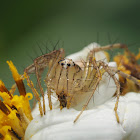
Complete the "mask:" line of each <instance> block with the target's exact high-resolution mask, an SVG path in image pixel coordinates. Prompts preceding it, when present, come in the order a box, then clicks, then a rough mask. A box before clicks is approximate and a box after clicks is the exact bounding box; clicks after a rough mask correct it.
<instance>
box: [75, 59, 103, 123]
mask: <svg viewBox="0 0 140 140" xmlns="http://www.w3.org/2000/svg"><path fill="white" fill-rule="evenodd" d="M93 65H94V68H95V69H96V71H97V74H96V78H97V80H96V83H95V84H94V88H93V91H92V94H91V95H90V97H89V98H88V101H87V102H86V104H85V105H84V106H83V108H82V110H81V112H80V113H79V115H78V116H77V117H76V119H75V120H74V123H75V122H76V121H77V120H78V119H79V117H80V116H81V114H82V113H83V111H84V110H85V109H86V108H87V106H88V104H89V102H90V100H91V98H92V97H93V94H94V93H95V90H96V88H97V86H98V85H99V82H100V81H101V79H102V77H101V73H100V71H99V68H98V66H97V63H96V60H95V58H94V59H93Z"/></svg>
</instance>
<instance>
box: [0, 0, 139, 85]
mask: <svg viewBox="0 0 140 140" xmlns="http://www.w3.org/2000/svg"><path fill="white" fill-rule="evenodd" d="M117 38H118V40H117V41H116V42H121V43H126V44H128V45H129V46H130V50H132V51H134V52H137V51H138V48H139V43H140V41H139V40H140V1H138V0H137V1H135V0H69V1H68V0H44V1H43V0H40V1H39V0H38V1H37V0H34V1H31V0H30V1H29V0H28V1H27V0H23V1H19V0H18V1H17V0H12V1H11V0H5V1H4V0H3V1H0V79H2V80H3V81H4V82H5V84H6V86H9V87H10V86H11V85H12V83H13V80H12V76H11V74H10V71H9V68H8V65H7V64H6V60H12V61H13V63H14V64H15V65H16V67H17V68H18V70H19V71H20V73H23V69H24V68H25V67H27V66H28V65H29V64H31V63H32V60H31V59H30V58H29V57H32V58H36V57H37V56H39V55H41V52H40V50H39V47H38V46H39V45H38V44H40V46H41V48H42V50H43V51H44V52H45V47H44V46H43V45H42V44H43V43H44V44H45V43H46V42H47V43H48V42H49V41H48V40H50V41H51V42H52V43H54V44H55V43H56V42H57V41H58V40H60V41H61V43H60V47H61V46H62V44H63V42H64V49H65V50H66V54H67V55H68V54H70V53H73V52H76V51H78V50H80V49H82V48H83V47H84V46H85V45H87V44H89V43H91V42H98V43H100V44H101V45H107V44H110V43H114V42H115V40H116V39H117ZM135 43H136V44H135ZM48 47H49V48H50V49H52V48H53V47H52V46H51V43H48ZM35 52H36V53H37V54H36V53H35Z"/></svg>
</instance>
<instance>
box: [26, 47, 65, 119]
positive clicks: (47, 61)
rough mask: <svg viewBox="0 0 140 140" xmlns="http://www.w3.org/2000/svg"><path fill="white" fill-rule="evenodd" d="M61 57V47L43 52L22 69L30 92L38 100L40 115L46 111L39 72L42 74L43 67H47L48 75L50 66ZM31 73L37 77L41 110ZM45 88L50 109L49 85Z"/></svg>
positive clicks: (62, 55)
mask: <svg viewBox="0 0 140 140" xmlns="http://www.w3.org/2000/svg"><path fill="white" fill-rule="evenodd" d="M63 57H64V50H63V49H59V50H54V51H52V52H51V53H48V54H44V55H42V56H39V57H37V58H36V59H35V60H34V63H33V64H32V65H30V66H28V67H27V68H26V69H25V70H24V72H25V77H26V79H27V83H28V85H29V86H30V88H31V90H32V92H33V93H34V95H35V97H36V99H37V100H38V104H39V110H40V114H41V116H42V115H43V114H45V112H46V110H45V99H44V91H43V88H42V86H41V81H40V80H41V74H42V72H43V71H44V69H45V68H46V67H49V70H48V75H49V72H50V71H51V68H52V67H53V65H54V63H55V62H56V61H59V60H61V59H62V58H63ZM31 73H35V74H36V77H37V82H38V86H39V89H40V92H41V94H42V97H43V110H42V106H41V101H40V98H39V94H38V92H37V90H36V89H35V88H34V85H33V83H32V81H31V80H30V78H29V74H31ZM47 88H48V100H49V107H50V109H52V102H51V91H50V90H49V86H48V87H47Z"/></svg>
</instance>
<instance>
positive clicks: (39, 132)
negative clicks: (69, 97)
mask: <svg viewBox="0 0 140 140" xmlns="http://www.w3.org/2000/svg"><path fill="white" fill-rule="evenodd" d="M94 46H99V45H98V44H95V43H92V44H90V45H89V46H87V47H86V48H84V49H83V50H82V51H80V52H78V53H75V54H72V55H70V56H68V58H71V59H73V60H74V61H75V62H79V60H80V59H83V60H85V59H86V56H87V53H88V52H89V51H90V50H91V49H92V48H93V47H94ZM104 58H105V55H104V53H103V52H100V53H98V55H97V56H96V59H97V60H100V59H104ZM106 62H107V61H106ZM110 65H111V66H115V63H110ZM109 79H110V77H108V76H106V75H104V76H103V80H102V82H101V83H100V85H99V89H97V91H96V92H95V94H94V97H93V100H91V102H90V105H89V106H88V110H86V111H84V112H83V114H82V115H81V117H80V118H79V119H78V121H77V122H76V123H73V121H74V119H75V118H76V116H77V115H78V114H79V112H80V111H79V110H75V109H66V108H64V109H62V110H60V109H59V108H58V106H59V102H58V101H57V99H56V98H55V97H53V96H52V102H53V110H51V111H50V110H49V108H48V100H47V96H45V99H46V108H47V110H48V111H47V112H46V115H45V116H43V117H40V115H39V110H38V106H36V108H35V110H34V111H33V116H34V119H33V120H32V121H31V123H30V124H29V126H28V128H27V130H26V133H25V140H29V139H30V140H38V139H40V140H122V139H128V140H131V139H135V140H138V139H139V137H140V133H139V132H140V125H139V124H140V95H139V94H137V93H134V92H131V93H127V94H126V95H125V96H121V97H120V101H119V107H118V114H119V118H120V123H119V124H118V123H117V121H116V117H115V112H114V106H115V102H116V98H115V97H113V95H114V93H115V90H116V87H115V84H114V81H113V80H112V79H110V80H109ZM81 105H84V103H83V102H82V103H81ZM77 108H78V107H76V109H77Z"/></svg>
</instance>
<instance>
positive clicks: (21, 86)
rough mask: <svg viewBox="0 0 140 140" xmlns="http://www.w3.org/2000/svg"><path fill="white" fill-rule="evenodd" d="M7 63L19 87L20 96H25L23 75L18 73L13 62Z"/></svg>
mask: <svg viewBox="0 0 140 140" xmlns="http://www.w3.org/2000/svg"><path fill="white" fill-rule="evenodd" d="M7 63H8V65H9V68H10V70H11V72H12V75H13V78H14V80H15V82H16V85H17V87H18V90H19V93H20V95H23V96H25V95H26V90H25V87H24V83H23V81H22V77H21V75H20V74H19V73H18V71H17V69H16V67H15V66H14V64H13V63H12V61H7Z"/></svg>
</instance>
